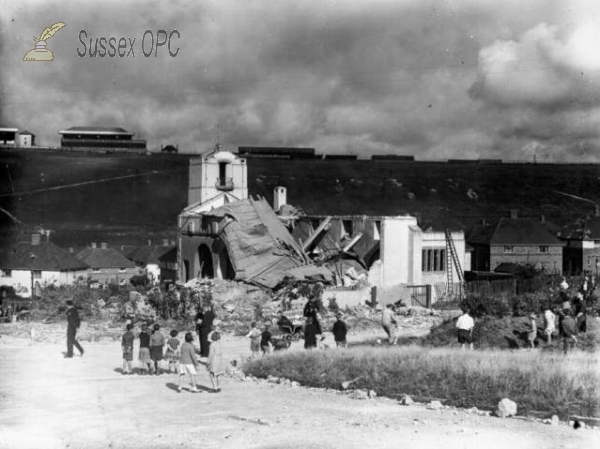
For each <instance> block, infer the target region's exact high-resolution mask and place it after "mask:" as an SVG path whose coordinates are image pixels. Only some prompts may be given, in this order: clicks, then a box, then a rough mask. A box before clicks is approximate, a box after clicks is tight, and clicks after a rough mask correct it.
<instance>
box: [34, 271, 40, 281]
mask: <svg viewBox="0 0 600 449" xmlns="http://www.w3.org/2000/svg"><path fill="white" fill-rule="evenodd" d="M41 278H42V270H33V279H41Z"/></svg>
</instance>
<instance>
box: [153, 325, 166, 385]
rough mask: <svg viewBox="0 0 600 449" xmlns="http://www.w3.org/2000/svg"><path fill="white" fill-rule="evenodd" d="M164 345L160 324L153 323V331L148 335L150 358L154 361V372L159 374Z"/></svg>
mask: <svg viewBox="0 0 600 449" xmlns="http://www.w3.org/2000/svg"><path fill="white" fill-rule="evenodd" d="M164 345H165V336H164V335H163V334H162V332H161V331H160V325H159V324H158V323H156V324H155V325H154V332H153V333H152V335H151V336H150V358H151V359H152V360H153V361H154V373H155V374H156V375H157V376H158V375H160V370H159V367H160V361H161V360H162V359H163V346H164Z"/></svg>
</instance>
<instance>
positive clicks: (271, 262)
mask: <svg viewBox="0 0 600 449" xmlns="http://www.w3.org/2000/svg"><path fill="white" fill-rule="evenodd" d="M203 215H204V216H206V217H213V218H217V219H221V221H222V222H223V226H221V225H219V228H220V229H222V231H221V234H220V237H221V239H222V240H223V242H224V243H225V246H226V247H227V252H228V254H229V258H230V260H231V264H232V266H233V268H234V270H235V272H236V279H239V280H245V281H247V282H251V283H254V284H256V285H260V286H264V287H268V288H274V287H276V286H277V285H278V284H279V283H280V282H281V281H282V280H283V278H284V277H285V276H287V275H294V276H298V275H300V274H302V275H306V276H314V275H315V273H316V272H318V273H320V274H321V276H322V277H323V278H325V279H331V273H330V272H329V270H326V269H324V268H319V267H314V268H313V267H310V269H309V268H307V269H306V270H304V269H303V270H294V271H293V272H289V270H291V269H293V268H298V267H308V266H310V265H311V263H310V260H309V259H308V257H307V256H306V254H305V253H304V252H303V251H302V248H301V247H300V246H299V245H298V243H296V241H295V240H294V239H293V238H292V236H291V235H290V233H289V232H288V230H287V229H286V228H285V226H284V225H283V224H282V223H281V221H280V220H279V218H278V217H277V215H276V214H275V212H274V211H273V209H271V206H269V204H268V203H267V202H266V201H265V199H264V198H262V199H259V200H253V199H252V198H248V199H245V200H240V201H235V202H232V203H229V204H226V205H224V206H222V207H219V208H217V209H213V210H211V211H207V212H204V213H203Z"/></svg>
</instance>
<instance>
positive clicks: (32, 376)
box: [0, 337, 600, 449]
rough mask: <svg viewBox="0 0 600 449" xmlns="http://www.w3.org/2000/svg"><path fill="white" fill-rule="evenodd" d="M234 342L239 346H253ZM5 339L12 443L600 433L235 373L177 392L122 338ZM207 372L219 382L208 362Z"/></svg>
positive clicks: (4, 418) (353, 441)
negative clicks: (128, 351)
mask: <svg viewBox="0 0 600 449" xmlns="http://www.w3.org/2000/svg"><path fill="white" fill-rule="evenodd" d="M247 349H248V348H247V342H246V341H244V340H241V339H230V340H225V341H224V350H225V352H226V354H228V355H229V356H234V357H235V356H237V355H239V354H240V353H243V352H246V351H247ZM63 350H64V348H63V347H62V346H59V345H47V344H38V343H36V344H34V345H31V344H30V343H29V342H27V341H25V340H20V339H11V338H7V337H3V338H1V339H0V379H2V382H1V384H0V448H11V449H12V448H36V449H37V448H48V449H50V448H106V447H108V448H177V447H184V448H187V447H202V448H263V449H267V448H284V449H285V448H339V447H344V448H370V447H373V448H378V449H383V448H397V447H414V448H439V447H441V446H443V447H444V449H453V448H475V447H485V448H486V449H494V448H503V449H505V448H510V449H519V448H527V449H529V448H532V447H547V448H565V449H567V448H573V449H575V448H577V449H579V448H581V447H590V448H591V447H600V444H599V443H600V432H599V431H597V430H592V429H583V430H573V429H571V428H569V427H568V426H566V425H560V426H557V427H551V426H549V425H544V424H540V423H537V422H529V421H522V420H517V419H509V420H502V419H499V418H491V417H482V416H476V415H469V414H467V413H466V412H463V411H458V412H452V411H447V410H446V411H432V410H427V409H425V408H421V407H404V406H400V405H398V404H397V403H396V402H395V401H392V400H386V399H376V400H367V401H359V400H353V399H350V398H348V397H346V396H344V395H340V394H334V393H327V392H322V391H315V390H310V389H305V388H289V387H284V386H281V385H273V384H267V383H264V384H258V383H255V382H250V381H246V382H244V381H237V380H233V379H225V381H224V388H223V392H222V393H220V394H212V393H208V392H206V391H204V392H202V393H198V394H193V393H189V392H183V393H177V392H176V391H175V390H174V387H175V385H176V383H177V376H175V375H162V376H122V375H120V374H119V373H118V372H116V371H115V369H117V368H119V367H120V364H121V360H120V348H119V344H118V343H116V342H115V343H107V344H99V343H97V344H90V343H88V344H87V345H86V353H85V356H84V357H81V358H80V357H75V358H73V359H64V358H62V356H61V352H62V351H63ZM200 381H201V383H202V384H204V385H208V384H209V381H208V376H207V375H206V373H205V372H203V373H202V374H201V376H200Z"/></svg>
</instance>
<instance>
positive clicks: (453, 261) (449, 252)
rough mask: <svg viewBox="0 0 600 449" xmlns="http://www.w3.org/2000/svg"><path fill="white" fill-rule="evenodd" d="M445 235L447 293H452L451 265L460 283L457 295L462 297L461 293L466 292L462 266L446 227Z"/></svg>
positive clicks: (452, 274) (450, 234) (452, 271)
mask: <svg viewBox="0 0 600 449" xmlns="http://www.w3.org/2000/svg"><path fill="white" fill-rule="evenodd" d="M444 233H445V235H446V281H447V283H448V288H447V290H446V291H447V293H448V294H449V295H453V294H454V270H453V269H452V268H453V266H454V267H455V268H456V273H457V274H458V282H459V284H460V287H459V291H458V292H457V293H458V296H459V298H462V295H463V293H466V292H467V283H466V282H465V275H464V273H463V270H462V267H461V265H460V259H459V258H458V254H457V253H456V246H455V245H454V239H453V238H452V233H451V232H450V230H449V229H448V228H446V229H445V230H444Z"/></svg>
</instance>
